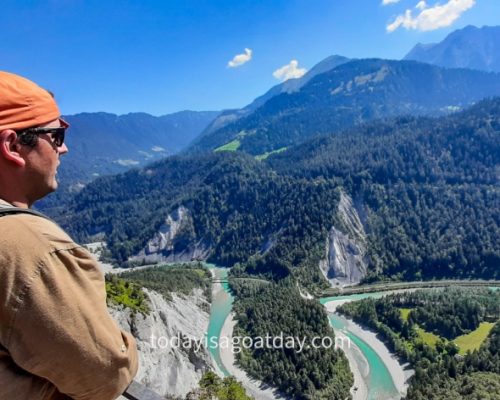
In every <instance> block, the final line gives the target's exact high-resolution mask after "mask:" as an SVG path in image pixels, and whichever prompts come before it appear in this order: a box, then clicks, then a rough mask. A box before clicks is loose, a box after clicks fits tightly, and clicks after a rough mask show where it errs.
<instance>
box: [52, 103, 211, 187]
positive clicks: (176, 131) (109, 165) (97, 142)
mask: <svg viewBox="0 0 500 400" xmlns="http://www.w3.org/2000/svg"><path fill="white" fill-rule="evenodd" d="M217 115H218V112H214V111H201V112H197V111H181V112H177V113H174V114H169V115H164V116H161V117H155V116H152V115H149V114H146V113H130V114H127V115H115V114H109V113H104V112H99V113H81V114H76V115H66V116H64V118H65V119H66V120H67V121H68V122H69V123H70V125H71V127H70V129H69V131H68V135H67V138H66V143H67V144H68V147H69V149H70V151H69V153H68V154H67V155H65V156H64V163H62V165H61V167H60V169H59V178H60V180H61V183H62V185H63V186H67V185H77V186H76V188H77V187H78V185H79V184H82V183H86V182H88V181H90V180H92V179H94V178H95V177H97V176H101V175H107V174H113V173H118V172H123V171H126V170H127V169H129V168H131V167H138V166H141V165H145V164H147V163H149V162H151V161H154V160H158V159H160V158H162V157H166V156H168V155H171V154H175V153H177V152H179V151H180V150H182V149H183V148H184V147H186V146H187V145H188V144H189V143H190V142H191V141H192V140H193V139H194V137H196V136H197V135H198V134H199V133H200V132H201V131H202V130H203V129H204V128H205V127H206V126H207V125H208V124H209V123H210V122H211V121H212V120H213V119H214V118H215V117H216V116H217Z"/></svg>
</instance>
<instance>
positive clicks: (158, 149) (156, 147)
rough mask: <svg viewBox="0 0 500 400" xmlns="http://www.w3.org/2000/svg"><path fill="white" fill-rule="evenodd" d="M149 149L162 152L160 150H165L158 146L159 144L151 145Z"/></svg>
mask: <svg viewBox="0 0 500 400" xmlns="http://www.w3.org/2000/svg"><path fill="white" fill-rule="evenodd" d="M151 150H152V151H156V152H158V153H159V152H162V151H166V150H165V149H164V148H163V147H160V146H153V147H151Z"/></svg>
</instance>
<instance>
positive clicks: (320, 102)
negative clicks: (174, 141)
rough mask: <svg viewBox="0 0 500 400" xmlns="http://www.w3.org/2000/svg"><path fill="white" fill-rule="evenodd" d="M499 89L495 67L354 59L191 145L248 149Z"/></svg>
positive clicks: (447, 105) (469, 100) (460, 103)
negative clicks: (492, 70)
mask: <svg viewBox="0 0 500 400" xmlns="http://www.w3.org/2000/svg"><path fill="white" fill-rule="evenodd" d="M495 95H497V96H498V95H500V74H495V73H486V72H481V71H473V70H466V69H447V68H441V67H437V66H433V65H429V64H423V63H418V62H415V61H391V60H379V59H364V60H354V61H350V62H346V63H343V64H341V65H339V66H337V67H335V68H333V69H331V70H330V71H327V72H325V73H322V74H319V75H317V76H315V77H314V78H312V79H311V80H310V81H309V82H307V83H306V84H305V85H304V86H302V87H301V88H300V90H299V91H297V92H293V93H284V94H280V95H278V96H274V97H272V98H270V99H269V100H268V101H267V102H266V103H264V104H263V105H262V106H261V107H259V108H257V109H256V110H255V111H254V112H252V113H250V114H249V115H247V116H245V117H242V118H239V119H237V120H236V121H234V122H232V123H229V124H226V125H225V126H223V127H221V128H220V129H217V130H215V131H212V132H211V133H209V134H206V135H203V136H202V137H200V138H199V140H197V141H196V143H194V144H193V145H192V146H191V147H190V148H189V149H188V151H189V152H201V151H207V150H224V149H226V148H228V147H224V146H225V145H229V146H230V148H231V149H238V150H241V151H244V152H247V153H250V154H253V155H259V154H265V153H266V152H271V151H276V150H279V149H283V148H285V147H289V146H291V145H294V144H298V143H302V142H304V141H306V140H307V139H308V138H311V137H313V136H317V135H320V134H325V133H334V132H336V131H339V130H341V129H344V128H347V127H350V126H353V125H359V124H361V123H364V122H367V121H371V120H375V119H378V118H383V117H394V116H397V115H403V114H404V115H409V114H412V115H425V114H430V115H439V114H444V113H449V112H450V111H454V110H457V109H460V108H464V107H467V106H469V105H471V104H473V103H474V102H476V101H479V100H481V99H483V98H485V97H488V96H495Z"/></svg>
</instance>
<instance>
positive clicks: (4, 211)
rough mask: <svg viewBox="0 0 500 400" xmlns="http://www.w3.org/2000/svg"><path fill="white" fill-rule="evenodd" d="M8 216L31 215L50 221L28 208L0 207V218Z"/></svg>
mask: <svg viewBox="0 0 500 400" xmlns="http://www.w3.org/2000/svg"><path fill="white" fill-rule="evenodd" d="M10 214H31V215H36V216H37V217H42V218H45V219H48V220H49V221H52V220H51V219H50V218H49V217H47V216H46V215H43V214H42V213H39V212H38V211H35V210H30V209H29V208H19V207H0V217H3V216H4V215H10Z"/></svg>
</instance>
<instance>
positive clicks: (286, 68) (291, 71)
mask: <svg viewBox="0 0 500 400" xmlns="http://www.w3.org/2000/svg"><path fill="white" fill-rule="evenodd" d="M298 66H299V62H298V61H297V60H292V61H290V64H287V65H283V66H282V67H281V68H278V69H277V70H276V71H274V72H273V76H274V77H275V78H276V79H279V80H280V81H286V80H288V79H292V78H300V77H301V76H302V75H304V74H305V73H306V72H307V70H306V69H305V68H298Z"/></svg>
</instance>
